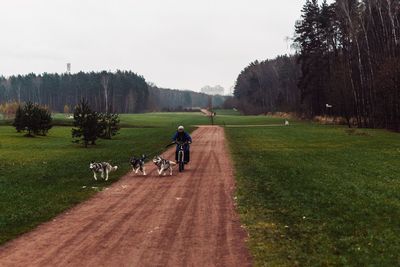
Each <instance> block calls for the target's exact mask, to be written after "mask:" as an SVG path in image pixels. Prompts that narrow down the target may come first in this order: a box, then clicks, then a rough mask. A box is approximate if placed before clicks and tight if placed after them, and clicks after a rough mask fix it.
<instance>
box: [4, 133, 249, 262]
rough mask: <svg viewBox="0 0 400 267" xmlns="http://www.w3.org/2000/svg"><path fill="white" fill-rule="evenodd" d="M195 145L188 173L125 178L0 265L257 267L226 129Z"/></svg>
mask: <svg viewBox="0 0 400 267" xmlns="http://www.w3.org/2000/svg"><path fill="white" fill-rule="evenodd" d="M193 140H194V142H193V144H192V148H191V149H192V155H191V156H192V159H191V160H192V161H191V164H190V165H189V166H188V169H187V170H185V172H184V173H181V174H180V173H177V171H176V169H175V170H174V175H173V176H172V177H170V176H167V177H158V175H157V174H156V170H155V167H154V166H153V165H152V164H147V167H148V170H149V175H148V176H147V177H142V176H134V175H133V174H131V173H129V174H127V175H125V176H124V177H122V178H121V179H120V181H118V182H116V183H114V184H113V185H112V186H110V187H109V188H108V189H107V190H104V191H102V192H100V193H98V194H96V195H95V196H94V197H92V198H91V199H90V200H88V201H86V202H84V203H81V204H79V205H77V206H76V207H74V208H72V209H70V210H68V211H67V212H65V213H63V214H61V215H59V216H57V217H56V218H55V219H54V220H52V221H50V222H47V223H44V224H42V225H40V226H39V227H37V228H36V229H35V230H33V231H32V232H30V233H27V234H25V235H22V236H21V237H19V238H17V239H15V240H13V241H11V242H9V243H7V244H5V245H4V246H2V247H0V266H251V257H250V255H249V252H248V250H247V248H246V246H245V239H246V238H247V235H246V233H245V231H244V230H243V229H242V228H241V225H240V222H239V219H238V216H237V214H236V213H235V210H234V201H233V199H232V193H233V190H234V179H233V169H232V163H231V161H230V157H229V154H228V151H227V148H226V144H225V136H224V131H223V129H222V128H221V127H211V126H210V127H208V126H204V127H199V129H197V130H196V131H195V132H194V133H193ZM173 153H174V148H172V149H170V150H168V151H167V152H166V153H164V156H166V158H169V159H172V158H173ZM90 177H91V176H90V175H89V174H88V179H90Z"/></svg>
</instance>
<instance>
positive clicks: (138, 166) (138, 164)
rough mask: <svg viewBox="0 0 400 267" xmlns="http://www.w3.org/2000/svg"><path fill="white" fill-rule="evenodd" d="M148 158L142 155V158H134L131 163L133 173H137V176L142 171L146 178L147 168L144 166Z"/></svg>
mask: <svg viewBox="0 0 400 267" xmlns="http://www.w3.org/2000/svg"><path fill="white" fill-rule="evenodd" d="M146 158H147V156H146V155H142V157H140V158H136V157H134V156H133V157H132V158H131V159H130V161H129V163H130V164H131V166H132V171H133V172H135V174H137V173H138V171H140V172H141V173H143V175H144V176H146V168H145V166H144V161H145V159H146Z"/></svg>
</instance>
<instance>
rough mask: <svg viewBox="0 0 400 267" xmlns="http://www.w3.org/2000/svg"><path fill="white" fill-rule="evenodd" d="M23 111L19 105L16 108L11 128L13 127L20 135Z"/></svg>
mask: <svg viewBox="0 0 400 267" xmlns="http://www.w3.org/2000/svg"><path fill="white" fill-rule="evenodd" d="M22 116H23V111H22V108H21V106H20V105H19V106H18V108H17V111H16V113H15V119H14V123H13V126H14V127H15V129H16V130H17V132H18V133H20V132H21V131H23V130H24V124H23V118H22Z"/></svg>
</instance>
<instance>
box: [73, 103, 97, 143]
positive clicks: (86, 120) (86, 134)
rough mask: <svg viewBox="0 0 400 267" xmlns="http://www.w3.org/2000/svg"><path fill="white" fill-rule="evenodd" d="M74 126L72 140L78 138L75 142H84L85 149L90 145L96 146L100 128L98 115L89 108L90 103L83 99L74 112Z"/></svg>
mask: <svg viewBox="0 0 400 267" xmlns="http://www.w3.org/2000/svg"><path fill="white" fill-rule="evenodd" d="M74 126H75V127H77V128H73V129H72V138H76V140H75V141H74V142H76V143H79V142H83V144H84V145H85V147H87V146H88V145H89V143H90V144H92V145H95V144H96V140H97V136H98V132H99V126H98V115H97V113H96V112H94V111H92V110H91V109H90V107H89V104H88V101H87V100H85V99H82V100H81V102H80V103H79V104H78V105H77V106H76V107H75V110H74Z"/></svg>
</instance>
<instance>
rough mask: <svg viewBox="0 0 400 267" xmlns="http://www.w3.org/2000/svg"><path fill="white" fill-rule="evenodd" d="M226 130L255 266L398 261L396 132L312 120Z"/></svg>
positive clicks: (399, 157)
mask: <svg viewBox="0 0 400 267" xmlns="http://www.w3.org/2000/svg"><path fill="white" fill-rule="evenodd" d="M226 131H227V135H228V138H229V141H230V144H231V150H232V153H233V159H234V161H235V165H236V171H237V173H236V176H237V177H236V178H237V183H238V186H237V197H238V204H239V210H240V213H241V216H242V223H244V224H245V225H246V226H247V229H248V231H249V234H250V242H249V246H250V249H251V251H252V253H253V255H254V257H255V261H256V265H257V266H399V264H400V253H399V251H400V223H399V221H400V197H399V196H400V193H399V192H400V176H399V173H400V164H399V163H400V138H399V135H398V134H396V133H390V132H387V131H381V130H357V131H355V132H348V131H346V129H345V128H342V127H332V126H320V125H311V124H298V125H296V126H293V127H292V126H290V127H270V128H240V129H237V128H227V129H226Z"/></svg>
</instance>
